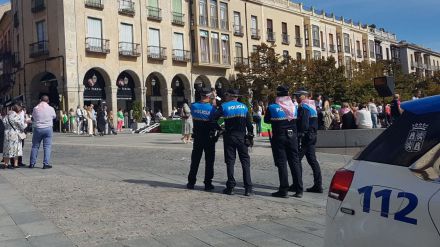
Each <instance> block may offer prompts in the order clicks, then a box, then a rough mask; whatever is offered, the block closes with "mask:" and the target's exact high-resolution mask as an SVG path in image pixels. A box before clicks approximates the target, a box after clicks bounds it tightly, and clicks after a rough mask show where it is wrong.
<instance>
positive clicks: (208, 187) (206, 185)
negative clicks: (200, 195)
mask: <svg viewBox="0 0 440 247" xmlns="http://www.w3.org/2000/svg"><path fill="white" fill-rule="evenodd" d="M214 189H215V187H214V185H212V184H205V191H212V190H214Z"/></svg>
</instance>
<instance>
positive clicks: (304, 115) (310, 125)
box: [291, 90, 323, 193]
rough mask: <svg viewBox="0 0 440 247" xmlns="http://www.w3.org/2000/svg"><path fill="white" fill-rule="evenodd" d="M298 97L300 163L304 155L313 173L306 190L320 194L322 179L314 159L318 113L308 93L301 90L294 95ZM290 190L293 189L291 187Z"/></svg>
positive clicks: (293, 187) (316, 161)
mask: <svg viewBox="0 0 440 247" xmlns="http://www.w3.org/2000/svg"><path fill="white" fill-rule="evenodd" d="M295 94H296V95H297V96H298V103H299V107H298V120H297V126H298V136H299V142H300V144H299V147H300V150H299V153H300V156H299V158H300V162H301V161H302V159H303V157H304V155H305V156H306V158H307V162H308V163H309V165H310V167H311V168H312V171H313V181H314V185H313V186H312V187H311V188H308V189H306V191H307V192H312V193H322V192H323V189H322V177H321V168H320V166H319V163H318V160H317V159H316V150H315V145H316V140H317V130H318V112H317V111H316V106H315V103H314V101H313V100H310V99H309V98H308V94H309V93H308V92H307V91H305V90H301V91H298V92H296V93H295ZM291 189H295V186H292V187H291Z"/></svg>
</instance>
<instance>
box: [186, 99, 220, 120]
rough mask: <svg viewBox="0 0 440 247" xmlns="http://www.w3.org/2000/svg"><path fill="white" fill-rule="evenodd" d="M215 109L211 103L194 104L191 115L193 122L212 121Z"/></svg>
mask: <svg viewBox="0 0 440 247" xmlns="http://www.w3.org/2000/svg"><path fill="white" fill-rule="evenodd" d="M214 112H215V107H214V106H213V105H211V104H209V103H199V102H197V103H194V104H192V105H191V115H192V118H193V120H199V121H210V118H211V117H212V114H214Z"/></svg>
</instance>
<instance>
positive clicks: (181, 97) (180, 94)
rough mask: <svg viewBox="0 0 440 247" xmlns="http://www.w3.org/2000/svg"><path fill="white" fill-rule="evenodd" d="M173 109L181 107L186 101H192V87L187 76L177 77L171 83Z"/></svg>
mask: <svg viewBox="0 0 440 247" xmlns="http://www.w3.org/2000/svg"><path fill="white" fill-rule="evenodd" d="M171 88H172V89H173V92H172V107H176V108H178V107H181V106H182V105H183V103H184V102H185V100H187V101H190V99H191V85H190V83H189V80H188V78H186V76H185V75H181V74H179V75H176V76H175V77H174V78H173V80H172V81H171Z"/></svg>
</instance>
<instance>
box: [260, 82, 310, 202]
mask: <svg viewBox="0 0 440 247" xmlns="http://www.w3.org/2000/svg"><path fill="white" fill-rule="evenodd" d="M296 117H297V109H296V106H295V105H294V104H293V101H292V98H291V97H290V96H289V89H288V88H287V87H285V86H279V87H278V88H277V97H276V99H275V103H273V104H271V105H269V107H268V110H267V113H266V115H264V122H266V123H268V124H271V125H272V134H273V136H272V137H271V139H270V141H271V147H272V153H273V158H274V162H275V166H276V167H277V168H278V177H279V180H280V187H279V188H278V191H276V192H274V193H272V196H273V197H282V198H287V197H288V191H289V175H288V172H287V163H288V164H289V167H290V172H291V173H292V179H293V182H292V185H293V187H294V188H295V194H294V195H293V196H294V197H297V198H301V197H302V194H303V183H302V167H301V164H300V163H299V153H298V134H297V128H296Z"/></svg>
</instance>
